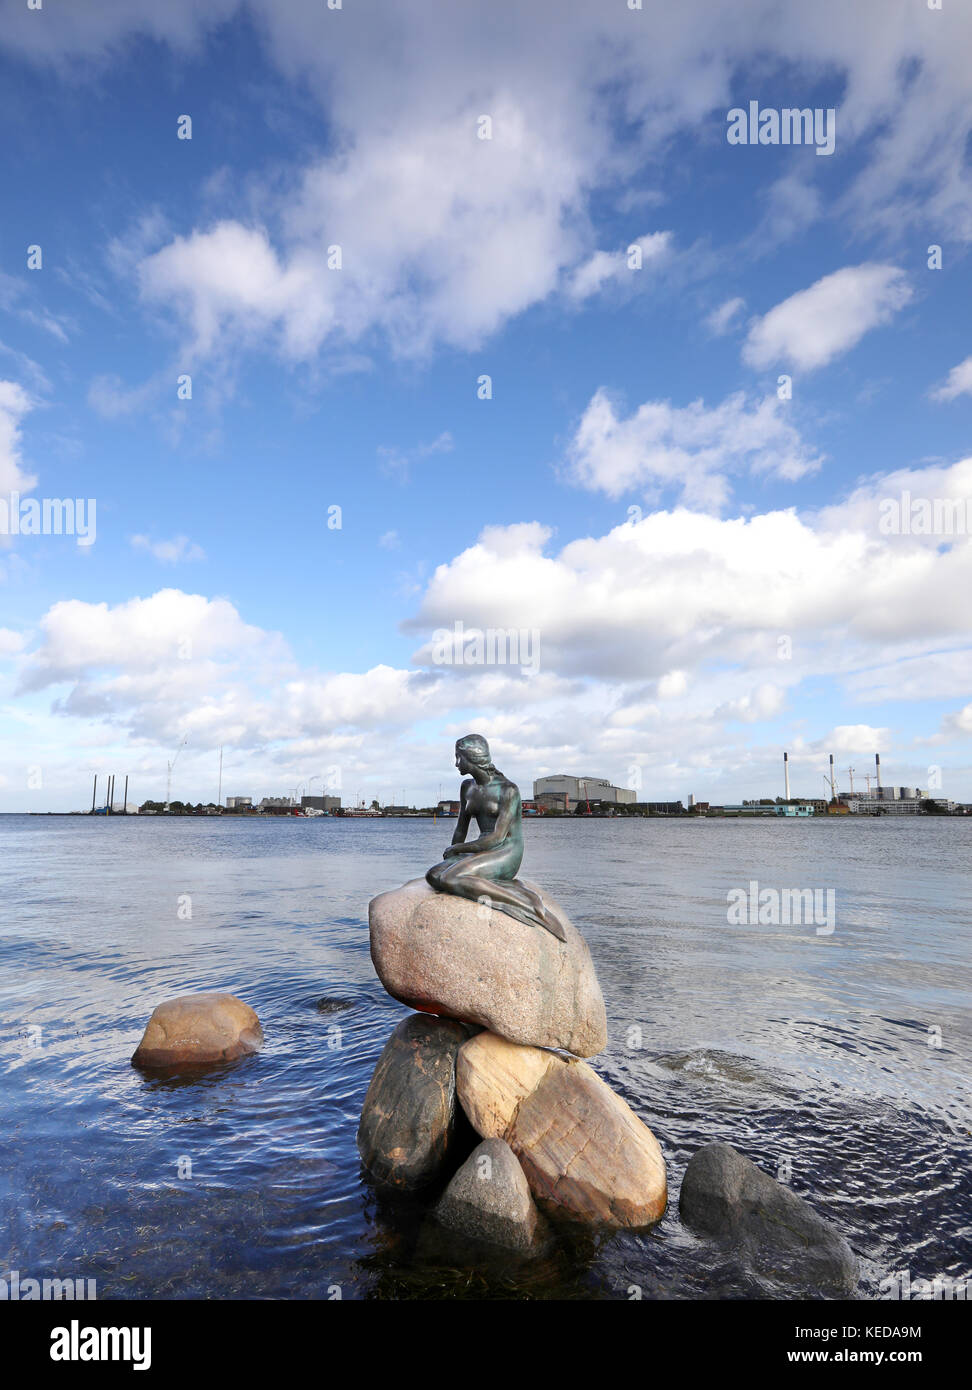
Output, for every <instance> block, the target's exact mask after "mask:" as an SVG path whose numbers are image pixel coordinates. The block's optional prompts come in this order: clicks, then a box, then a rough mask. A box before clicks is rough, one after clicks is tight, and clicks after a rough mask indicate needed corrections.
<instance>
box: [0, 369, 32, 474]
mask: <svg viewBox="0 0 972 1390" xmlns="http://www.w3.org/2000/svg"><path fill="white" fill-rule="evenodd" d="M32 408H33V402H32V400H31V398H30V396H28V394H27V392H26V391H25V390H24V388H23V387H22V386H20V385H18V383H17V382H15V381H0V495H2V494H3V493H8V492H29V491H30V489H31V488H32V487H34V485H35V484H36V482H37V479H36V478H35V477H34V476H32V475H31V474H30V473H25V472H24V470H23V466H22V465H23V459H22V458H21V453H20V441H21V429H20V422H21V420H22V419H23V418H24V416H25V415H26V414H27V413H28V411H30V410H31V409H32Z"/></svg>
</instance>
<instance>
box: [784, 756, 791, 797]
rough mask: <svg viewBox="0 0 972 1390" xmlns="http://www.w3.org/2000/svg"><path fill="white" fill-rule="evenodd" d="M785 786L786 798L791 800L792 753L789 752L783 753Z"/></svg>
mask: <svg viewBox="0 0 972 1390" xmlns="http://www.w3.org/2000/svg"><path fill="white" fill-rule="evenodd" d="M783 787H784V791H785V793H786V799H787V801H789V799H790V755H789V753H784V754H783Z"/></svg>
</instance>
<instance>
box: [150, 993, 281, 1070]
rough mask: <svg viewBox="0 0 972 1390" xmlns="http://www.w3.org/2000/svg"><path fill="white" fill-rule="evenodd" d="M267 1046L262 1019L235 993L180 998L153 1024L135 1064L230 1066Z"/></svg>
mask: <svg viewBox="0 0 972 1390" xmlns="http://www.w3.org/2000/svg"><path fill="white" fill-rule="evenodd" d="M262 1046H263V1029H262V1028H261V1027H260V1020H259V1019H258V1018H257V1016H256V1014H255V1013H254V1012H253V1010H252V1009H251V1008H250V1006H249V1004H244V1003H243V1000H242V999H237V998H236V996H235V995H232V994H181V995H179V997H178V998H177V999H166V1000H165V1002H164V1003H162V1004H160V1005H159V1006H158V1008H157V1009H156V1010H155V1011H154V1013H153V1014H152V1017H151V1018H150V1019H149V1021H148V1025H147V1027H146V1029H145V1032H144V1033H143V1034H142V1041H141V1042H140V1043H139V1045H138V1047H137V1048H136V1049H135V1053H134V1056H133V1057H132V1064H133V1065H134V1066H137V1067H147V1068H156V1069H164V1068H167V1067H183V1066H186V1067H189V1066H206V1065H210V1064H212V1063H214V1062H231V1061H233V1060H234V1059H235V1058H237V1057H243V1056H245V1055H246V1054H247V1053H249V1052H257V1051H259V1049H260V1048H261V1047H262Z"/></svg>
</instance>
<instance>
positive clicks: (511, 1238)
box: [435, 1139, 546, 1254]
mask: <svg viewBox="0 0 972 1390" xmlns="http://www.w3.org/2000/svg"><path fill="white" fill-rule="evenodd" d="M435 1218H436V1220H437V1221H439V1222H440V1223H441V1224H442V1225H443V1226H446V1227H448V1228H449V1229H450V1230H453V1231H459V1232H460V1233H461V1234H462V1235H464V1236H469V1237H471V1238H472V1239H473V1240H481V1241H485V1242H486V1243H487V1244H489V1245H498V1246H502V1247H503V1248H504V1249H506V1250H515V1251H517V1252H518V1253H519V1254H526V1253H530V1252H534V1251H536V1250H538V1249H539V1248H541V1247H542V1246H543V1244H544V1242H545V1239H546V1229H545V1223H544V1220H543V1218H542V1217H541V1215H540V1213H539V1212H538V1211H537V1204H536V1202H534V1200H533V1198H532V1197H531V1196H530V1187H529V1184H528V1183H527V1180H526V1177H525V1176H524V1173H523V1169H522V1168H521V1167H520V1165H519V1163H518V1162H517V1160H516V1155H515V1154H514V1153H513V1150H512V1149H511V1148H510V1146H509V1144H506V1143H504V1141H503V1140H502V1139H484V1140H483V1142H482V1143H481V1144H480V1145H479V1146H478V1147H477V1148H476V1149H474V1150H473V1152H472V1153H471V1154H470V1155H469V1157H468V1158H467V1159H466V1161H465V1163H464V1164H463V1165H462V1167H461V1168H460V1169H459V1171H458V1173H456V1175H455V1177H454V1178H453V1179H452V1181H451V1182H450V1183H449V1186H448V1187H447V1188H446V1190H445V1192H444V1193H443V1194H442V1196H441V1198H440V1199H439V1202H438V1205H437V1206H436V1209H435Z"/></svg>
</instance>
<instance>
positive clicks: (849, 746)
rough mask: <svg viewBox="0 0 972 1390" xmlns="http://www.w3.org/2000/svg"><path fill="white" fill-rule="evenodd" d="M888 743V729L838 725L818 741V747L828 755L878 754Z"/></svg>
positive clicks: (867, 725)
mask: <svg viewBox="0 0 972 1390" xmlns="http://www.w3.org/2000/svg"><path fill="white" fill-rule="evenodd" d="M890 741H891V730H890V729H875V728H874V727H872V725H870V724H838V725H837V726H836V727H835V728H833V729H831V730H830V732H829V733H828V734H824V736H823V738H822V739H820V740H818V747H819V748H820V749H821V750H825V751H827V752H830V753H880V752H881V751H882V749H886V748H887V746H888V744H889V743H890Z"/></svg>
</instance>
